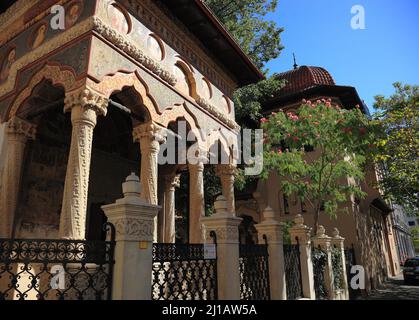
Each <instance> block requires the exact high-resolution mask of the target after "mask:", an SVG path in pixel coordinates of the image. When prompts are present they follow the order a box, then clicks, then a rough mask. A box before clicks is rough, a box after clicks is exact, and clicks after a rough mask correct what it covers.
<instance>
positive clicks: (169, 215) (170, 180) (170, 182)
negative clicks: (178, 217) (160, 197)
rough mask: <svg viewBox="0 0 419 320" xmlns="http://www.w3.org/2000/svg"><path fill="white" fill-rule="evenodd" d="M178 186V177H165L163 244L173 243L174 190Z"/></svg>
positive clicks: (174, 234)
mask: <svg viewBox="0 0 419 320" xmlns="http://www.w3.org/2000/svg"><path fill="white" fill-rule="evenodd" d="M179 186H180V175H179V174H174V175H169V176H166V177H165V190H164V235H163V242H165V243H175V240H176V228H175V213H176V212H175V189H176V188H179Z"/></svg>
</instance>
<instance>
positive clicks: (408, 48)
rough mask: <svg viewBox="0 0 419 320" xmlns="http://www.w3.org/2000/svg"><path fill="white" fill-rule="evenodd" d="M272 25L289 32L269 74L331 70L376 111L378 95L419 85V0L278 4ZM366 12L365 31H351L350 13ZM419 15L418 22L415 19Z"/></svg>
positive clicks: (314, 0) (293, 1)
mask: <svg viewBox="0 0 419 320" xmlns="http://www.w3.org/2000/svg"><path fill="white" fill-rule="evenodd" d="M278 2H279V3H278V7H277V10H276V12H275V13H272V14H270V15H269V17H268V19H272V20H275V21H276V22H277V23H278V25H279V26H282V27H284V28H285V31H284V32H283V33H282V44H283V45H284V46H285V49H284V50H283V51H282V52H281V55H280V56H279V57H278V58H277V59H275V60H272V61H271V62H269V63H268V65H267V66H268V68H269V70H270V72H271V73H272V72H282V71H286V70H289V69H291V68H292V65H293V60H292V53H293V52H295V54H296V56H297V63H298V64H299V65H312V66H321V67H324V68H326V69H327V70H328V71H329V72H330V73H331V74H332V76H333V78H334V79H335V82H336V83H337V84H339V85H350V86H354V87H356V89H357V90H358V93H359V95H360V97H361V98H362V99H364V100H365V102H366V104H367V105H368V107H369V108H370V110H371V111H373V108H372V105H373V101H374V96H375V95H376V94H384V95H390V94H392V93H393V87H392V83H393V82H396V81H401V82H404V83H409V84H419V41H418V40H419V19H418V18H417V15H418V14H419V1H418V0H279V1H278ZM354 5H362V6H363V7H364V8H365V26H366V29H365V30H353V29H352V28H351V19H352V17H353V15H352V14H351V8H352V6H354ZM415 15H416V17H415Z"/></svg>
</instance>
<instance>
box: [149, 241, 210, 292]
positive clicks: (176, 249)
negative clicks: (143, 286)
mask: <svg viewBox="0 0 419 320" xmlns="http://www.w3.org/2000/svg"><path fill="white" fill-rule="evenodd" d="M211 236H212V237H213V238H214V240H215V233H212V234H211ZM206 246H207V245H205V244H177V243H154V244H153V268H152V299H153V300H216V299H217V258H216V253H215V256H212V257H208V256H207V257H206V254H205V249H206ZM214 246H215V248H216V243H215V244H214Z"/></svg>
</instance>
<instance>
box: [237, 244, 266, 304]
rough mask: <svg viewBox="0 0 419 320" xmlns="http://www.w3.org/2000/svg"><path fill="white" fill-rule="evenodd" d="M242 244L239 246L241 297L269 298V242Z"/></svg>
mask: <svg viewBox="0 0 419 320" xmlns="http://www.w3.org/2000/svg"><path fill="white" fill-rule="evenodd" d="M264 239H265V244H241V245H240V246H239V257H240V259H239V266H240V299H241V300H269V299H270V287H269V255H268V244H267V243H266V237H264Z"/></svg>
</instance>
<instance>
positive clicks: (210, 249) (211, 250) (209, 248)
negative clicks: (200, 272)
mask: <svg viewBox="0 0 419 320" xmlns="http://www.w3.org/2000/svg"><path fill="white" fill-rule="evenodd" d="M216 258H217V251H216V249H215V244H213V243H204V259H216Z"/></svg>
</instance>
